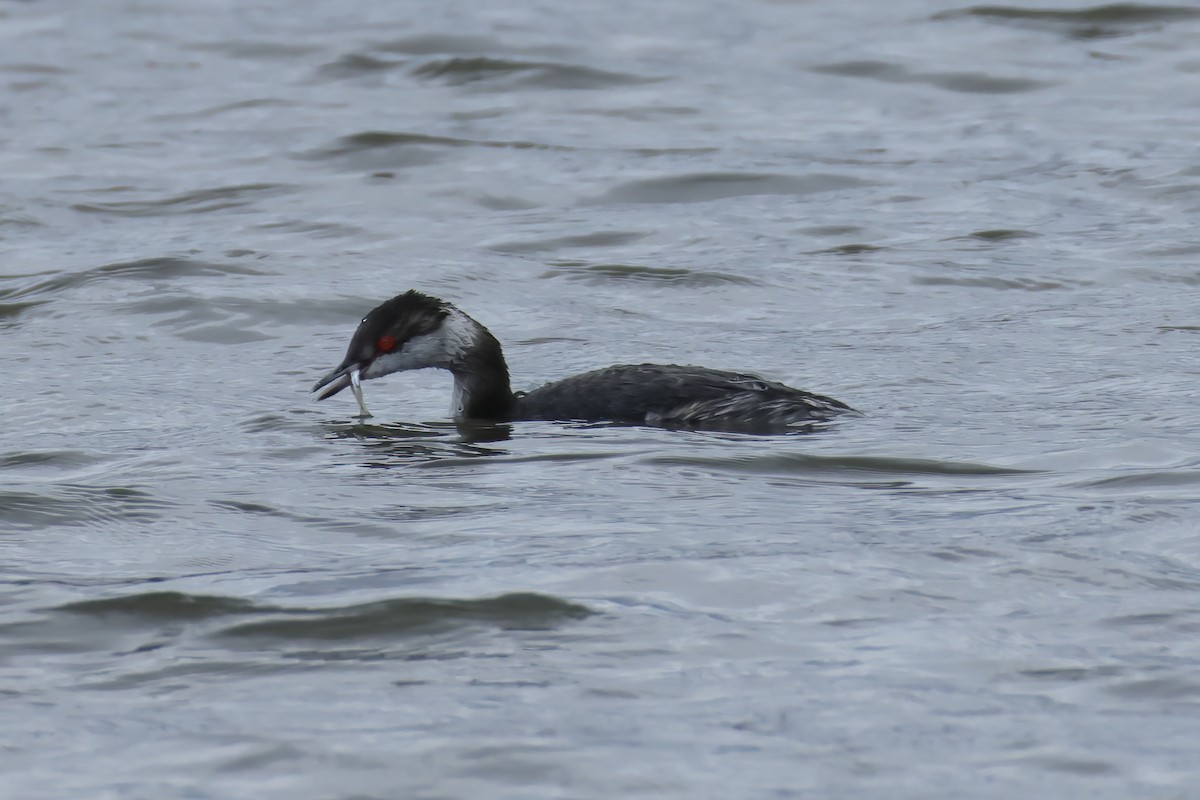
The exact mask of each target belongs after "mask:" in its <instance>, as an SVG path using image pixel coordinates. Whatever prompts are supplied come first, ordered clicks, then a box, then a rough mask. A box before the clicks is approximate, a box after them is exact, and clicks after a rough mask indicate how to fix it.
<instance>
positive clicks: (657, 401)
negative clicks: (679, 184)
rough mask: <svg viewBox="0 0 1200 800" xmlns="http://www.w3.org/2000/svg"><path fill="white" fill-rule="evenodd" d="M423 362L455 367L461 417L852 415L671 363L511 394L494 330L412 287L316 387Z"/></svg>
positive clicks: (677, 419)
mask: <svg viewBox="0 0 1200 800" xmlns="http://www.w3.org/2000/svg"><path fill="white" fill-rule="evenodd" d="M425 367H438V368H441V369H445V370H449V371H450V373H451V374H453V375H454V403H453V407H452V408H451V412H452V413H453V415H454V417H455V418H456V419H476V420H493V421H509V420H521V419H530V420H532V419H539V420H564V421H566V420H576V421H586V422H606V421H610V422H632V423H639V424H651V425H666V426H670V427H690V428H713V429H723V430H757V431H773V430H784V429H788V428H795V427H796V426H804V425H809V424H811V423H814V422H823V421H825V420H828V419H831V418H832V417H834V416H837V415H838V414H843V413H847V412H851V413H853V409H851V408H850V407H849V406H848V405H846V404H845V403H842V402H841V401H838V400H834V399H833V398H830V397H823V396H821V395H818V394H812V393H810V392H804V391H801V390H799V389H793V388H792V387H790V386H785V385H784V384H782V383H776V382H774V381H768V380H764V379H762V378H760V377H758V376H756V375H749V374H744V373H737V372H725V371H722V370H716V369H707V368H705V367H688V366H678V365H674V364H629V365H622V366H614V367H607V368H605V369H598V370H595V371H593V372H585V373H583V374H582V375H576V376H574V377H571V378H565V379H563V380H560V381H555V382H554V383H548V384H546V385H545V386H542V387H540V388H538V389H534V390H532V391H530V392H519V393H517V394H514V393H513V392H512V389H511V386H510V384H509V378H508V365H507V364H506V363H505V361H504V354H503V352H502V351H501V348H500V343H499V342H498V341H497V340H496V337H494V336H492V334H491V333H490V332H489V331H488V330H487V328H485V327H483V326H482V325H480V324H479V323H478V322H476V321H475V320H474V319H472V318H471V317H469V316H467V315H466V314H464V313H463V312H462V311H461V310H459V309H458V308H456V307H455V306H453V305H451V304H450V303H447V302H445V301H444V300H438V299H437V298H434V297H429V296H428V295H424V294H421V293H419V292H415V291H409V292H405V293H404V294H401V295H398V296H396V297H394V298H392V299H391V300H388V301H387V302H385V303H383V304H381V305H379V306H378V307H376V308H374V309H372V310H371V311H370V312H369V313H368V314H367V315H366V317H364V318H363V321H362V323H361V324H360V325H359V327H358V330H356V331H355V333H354V336H353V337H352V338H351V340H350V347H349V348H348V350H347V352H346V358H345V359H344V360H343V361H342V363H341V364H340V365H339V366H338V367H337V369H335V370H333V371H332V372H330V373H329V374H328V375H326V376H325V377H324V378H322V379H321V380H320V381H318V382H317V385H316V386H314V387H313V391H314V392H316V391H320V394H319V395H318V396H317V399H318V400H324V399H325V398H327V397H332V396H333V395H335V394H337V393H338V392H339V391H341V390H342V389H344V388H346V387H347V386H349V385H350V383H351V376H352V375H353V374H354V373H358V374H359V375H360V376H361V378H362V379H363V380H369V379H372V378H380V377H383V376H384V375H388V374H390V373H392V372H400V371H404V370H410V369H422V368H425Z"/></svg>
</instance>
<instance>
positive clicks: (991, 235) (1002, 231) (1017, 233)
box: [954, 228, 1041, 242]
mask: <svg viewBox="0 0 1200 800" xmlns="http://www.w3.org/2000/svg"><path fill="white" fill-rule="evenodd" d="M1040 236H1041V234H1040V233H1034V232H1033V231H1023V230H1017V229H1010V228H995V229H991V230H986V231H973V232H971V233H968V234H967V235H966V236H958V237H954V238H958V239H977V240H979V241H984V242H1007V241H1011V240H1013V239H1036V238H1038V237H1040Z"/></svg>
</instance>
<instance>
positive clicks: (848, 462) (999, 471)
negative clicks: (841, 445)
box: [644, 453, 1037, 476]
mask: <svg viewBox="0 0 1200 800" xmlns="http://www.w3.org/2000/svg"><path fill="white" fill-rule="evenodd" d="M644 463H648V464H661V465H664V466H673V467H701V468H707V469H712V470H715V471H720V472H754V473H760V474H764V475H778V474H796V475H808V474H820V473H826V474H833V473H846V472H858V473H867V474H878V475H889V476H890V475H1032V474H1036V473H1037V470H1028V469H1016V468H1013V467H998V466H995V465H992V464H979V463H973V462H970V461H940V460H936V459H924V458H890V457H887V456H814V455H807V454H803V453H776V454H769V455H756V456H738V457H733V458H714V457H709V456H653V457H650V458H647V459H644Z"/></svg>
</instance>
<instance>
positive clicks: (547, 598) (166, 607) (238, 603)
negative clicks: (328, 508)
mask: <svg viewBox="0 0 1200 800" xmlns="http://www.w3.org/2000/svg"><path fill="white" fill-rule="evenodd" d="M50 610H51V611H53V612H57V613H60V614H68V615H71V616H76V617H79V616H84V617H89V618H91V619H92V620H93V621H94V623H95V624H97V625H101V626H107V627H112V628H147V627H150V626H153V627H155V628H157V627H160V626H161V625H162V624H163V623H170V622H201V621H216V622H221V621H223V620H226V619H228V618H230V617H234V618H238V619H241V618H245V617H250V616H253V617H257V619H253V620H250V621H246V622H240V621H239V622H234V623H233V624H227V625H224V626H223V627H219V628H217V629H216V630H215V631H214V632H215V634H216V635H218V636H222V637H239V638H243V639H245V638H268V639H292V640H312V639H319V640H344V639H358V638H364V637H380V636H392V635H396V634H406V635H408V634H413V633H428V632H430V631H433V630H444V629H446V628H453V627H464V626H473V625H478V624H486V625H491V626H494V627H497V628H501V629H503V630H544V629H547V628H550V627H553V626H554V625H556V624H558V623H560V622H562V621H565V620H572V619H583V618H585V617H588V616H591V615H592V614H593V613H594V612H593V611H591V610H590V609H589V608H587V607H586V606H582V605H579V604H577V603H572V602H570V601H567V600H563V599H561V598H558V597H554V596H551V595H545V594H536V593H533V592H512V593H508V594H501V595H496V596H493V597H484V598H467V599H460V598H440V597H399V598H392V599H387V600H380V601H377V602H373V603H362V604H355V605H350V606H337V607H332V608H287V607H282V606H276V605H270V604H266V603H259V602H256V601H253V600H248V599H244V598H238V597H226V596H220V595H197V594H189V593H185V592H177V591H155V592H140V593H137V594H129V595H122V596H120V597H108V598H102V599H98V600H83V601H80V602H74V603H66V604H64V605H60V606H57V607H55V608H53V609H50Z"/></svg>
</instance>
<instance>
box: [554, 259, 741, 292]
mask: <svg viewBox="0 0 1200 800" xmlns="http://www.w3.org/2000/svg"><path fill="white" fill-rule="evenodd" d="M550 266H551V267H553V269H550V270H547V271H546V272H543V273H542V274H541V276H540V277H542V278H567V279H569V280H581V281H587V282H589V283H606V282H609V281H612V282H620V283H646V284H671V285H675V286H719V285H721V284H727V283H734V284H742V285H752V284H754V283H755V281H753V280H751V279H750V278H745V277H742V276H741V275H730V274H727V273H724V272H704V271H700V270H691V269H682V268H676V269H671V268H667V267H647V266H644V265H642V264H589V263H587V262H584V261H555V262H551V263H550Z"/></svg>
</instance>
